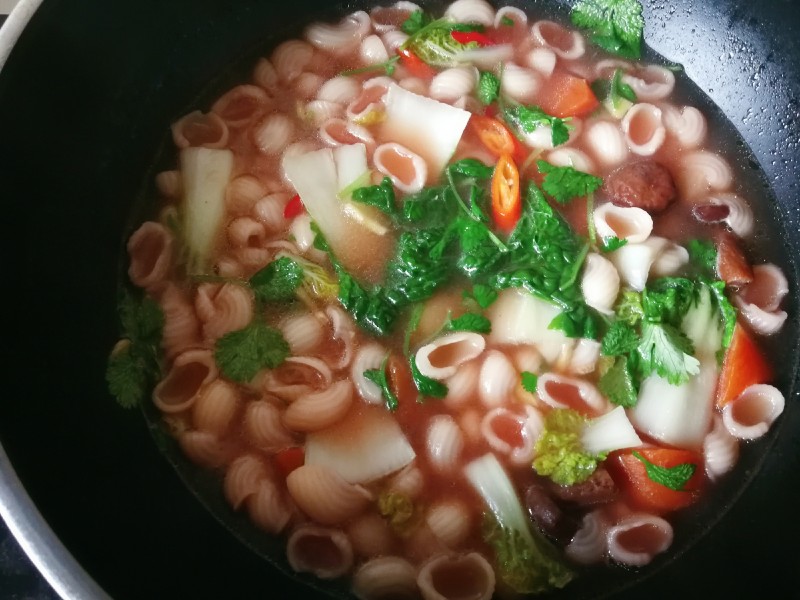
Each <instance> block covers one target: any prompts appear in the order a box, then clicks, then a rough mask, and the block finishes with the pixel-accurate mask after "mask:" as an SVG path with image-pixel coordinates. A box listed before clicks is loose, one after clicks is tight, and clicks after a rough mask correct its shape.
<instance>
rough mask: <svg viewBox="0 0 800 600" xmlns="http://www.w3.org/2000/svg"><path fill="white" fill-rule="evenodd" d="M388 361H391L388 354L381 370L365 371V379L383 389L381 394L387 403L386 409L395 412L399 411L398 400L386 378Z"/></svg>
mask: <svg viewBox="0 0 800 600" xmlns="http://www.w3.org/2000/svg"><path fill="white" fill-rule="evenodd" d="M388 361H389V355H388V354H387V355H386V356H385V357H384V359H383V362H382V363H381V366H380V368H379V369H367V370H366V371H364V377H366V378H367V379H369V380H370V381H371V382H372V383H374V384H375V385H377V386H378V387H379V388H381V393H382V394H383V398H384V400H385V402H386V408H388V409H389V410H390V411H392V412H394V411H396V410H397V406H398V399H397V396H396V395H395V393H394V392H393V391H392V388H391V386H390V385H389V380H388V378H387V377H386V363H387V362H388Z"/></svg>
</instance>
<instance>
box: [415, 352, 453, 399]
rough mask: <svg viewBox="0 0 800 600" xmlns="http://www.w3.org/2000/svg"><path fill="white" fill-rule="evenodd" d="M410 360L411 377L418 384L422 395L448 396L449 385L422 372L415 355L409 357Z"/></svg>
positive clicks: (431, 396) (433, 396) (432, 396)
mask: <svg viewBox="0 0 800 600" xmlns="http://www.w3.org/2000/svg"><path fill="white" fill-rule="evenodd" d="M408 362H409V364H410V365H411V377H412V378H413V379H414V384H415V385H416V386H417V390H419V393H420V395H421V396H423V397H430V398H444V397H445V396H447V386H446V385H445V384H443V383H442V382H441V381H436V380H435V379H431V378H430V377H428V376H427V375H423V374H422V373H420V370H419V367H418V366H417V361H416V360H415V358H414V357H413V356H411V357H410V358H409V361H408Z"/></svg>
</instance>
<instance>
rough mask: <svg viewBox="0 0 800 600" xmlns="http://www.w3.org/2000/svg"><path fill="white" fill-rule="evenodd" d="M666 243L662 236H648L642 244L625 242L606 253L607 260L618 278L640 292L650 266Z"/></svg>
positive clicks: (645, 283)
mask: <svg viewBox="0 0 800 600" xmlns="http://www.w3.org/2000/svg"><path fill="white" fill-rule="evenodd" d="M666 245H667V240H665V239H664V238H655V237H652V238H649V239H648V240H647V241H646V242H644V243H642V244H631V243H628V244H625V245H624V246H623V247H622V248H620V249H619V250H615V251H614V252H611V253H609V254H608V258H609V260H610V261H611V262H612V263H613V264H614V266H615V267H616V268H617V271H618V272H619V275H620V279H621V280H622V281H623V282H624V283H625V284H627V285H628V286H630V287H631V288H633V289H634V290H636V291H637V292H641V291H642V290H643V289H644V288H645V286H646V285H647V278H648V277H649V275H650V268H651V267H652V266H653V263H654V262H655V260H656V259H657V258H658V255H659V254H661V251H662V250H663V249H664V247H665V246H666Z"/></svg>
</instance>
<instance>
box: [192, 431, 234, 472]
mask: <svg viewBox="0 0 800 600" xmlns="http://www.w3.org/2000/svg"><path fill="white" fill-rule="evenodd" d="M178 444H179V445H180V447H181V450H182V451H183V453H184V454H185V455H186V456H188V457H189V460H191V461H192V462H193V463H196V464H198V465H200V466H203V467H206V468H208V469H217V468H219V467H221V466H223V465H225V464H227V463H228V462H229V461H230V460H231V457H232V454H233V451H232V449H231V447H230V446H229V445H228V444H226V443H224V442H222V441H220V439H219V438H218V437H217V436H216V435H214V434H213V433H210V432H208V431H185V432H183V433H181V434H180V435H179V436H178Z"/></svg>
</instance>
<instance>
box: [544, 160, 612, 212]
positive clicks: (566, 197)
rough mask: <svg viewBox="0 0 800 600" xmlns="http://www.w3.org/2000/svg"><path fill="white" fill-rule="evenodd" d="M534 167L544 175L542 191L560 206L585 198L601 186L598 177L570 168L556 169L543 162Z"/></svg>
mask: <svg viewBox="0 0 800 600" xmlns="http://www.w3.org/2000/svg"><path fill="white" fill-rule="evenodd" d="M536 165H537V167H538V168H539V172H540V173H542V174H544V181H543V182H542V189H543V190H544V191H545V193H546V194H547V195H548V196H550V197H552V198H553V199H554V200H556V201H557V202H559V203H560V204H566V203H567V202H569V201H570V200H573V199H574V198H585V197H586V196H589V195H590V194H593V193H594V192H596V191H597V190H598V189H600V187H601V186H602V185H603V180H602V179H601V178H600V177H595V176H594V175H590V174H589V173H584V172H582V171H578V170H577V169H574V168H572V167H557V166H555V165H551V164H550V163H549V162H547V161H544V160H539V161H537V162H536Z"/></svg>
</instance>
